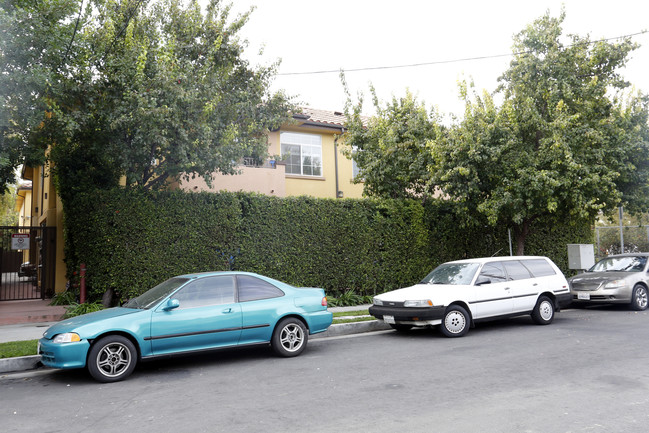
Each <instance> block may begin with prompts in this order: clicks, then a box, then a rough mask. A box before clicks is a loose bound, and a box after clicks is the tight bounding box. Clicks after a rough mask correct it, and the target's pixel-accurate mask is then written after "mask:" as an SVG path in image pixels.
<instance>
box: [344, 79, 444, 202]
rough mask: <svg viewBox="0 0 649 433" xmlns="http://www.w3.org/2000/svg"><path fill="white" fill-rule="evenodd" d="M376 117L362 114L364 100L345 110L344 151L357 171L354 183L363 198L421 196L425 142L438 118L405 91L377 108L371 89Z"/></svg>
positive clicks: (426, 158) (428, 162) (428, 157)
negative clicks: (351, 159) (355, 165)
mask: <svg viewBox="0 0 649 433" xmlns="http://www.w3.org/2000/svg"><path fill="white" fill-rule="evenodd" d="M371 93H372V100H373V103H374V108H375V110H376V115H375V116H374V117H372V118H371V119H366V118H365V117H363V116H362V115H361V109H362V106H363V100H362V98H360V100H359V101H358V103H356V104H352V103H351V102H350V101H351V100H350V98H349V97H348V102H347V106H346V117H347V123H346V125H345V128H346V129H347V132H346V133H345V135H344V144H345V146H346V148H345V153H346V155H347V156H348V157H351V158H353V159H354V161H355V163H356V164H357V166H358V167H359V171H360V173H359V175H358V176H357V177H356V179H355V180H354V181H355V182H357V183H359V182H363V183H364V190H363V194H365V195H369V196H375V197H385V198H408V197H410V198H413V197H414V198H424V197H427V196H429V195H430V194H431V191H430V190H429V189H428V181H429V173H428V167H429V166H430V165H431V163H432V158H431V154H430V152H429V151H428V149H427V148H426V142H427V141H428V140H432V139H434V138H435V137H436V136H437V134H438V133H439V129H440V127H439V118H438V116H437V114H436V113H435V111H433V110H431V112H430V114H429V113H428V111H427V110H426V108H425V106H424V105H423V104H422V103H419V102H418V101H417V98H416V97H415V96H413V95H412V94H411V93H410V92H407V93H406V96H405V97H403V98H396V97H394V98H393V99H392V102H391V103H388V104H387V105H386V106H385V107H382V106H381V104H380V103H379V100H378V98H377V97H376V93H375V91H374V89H373V88H372V89H371Z"/></svg>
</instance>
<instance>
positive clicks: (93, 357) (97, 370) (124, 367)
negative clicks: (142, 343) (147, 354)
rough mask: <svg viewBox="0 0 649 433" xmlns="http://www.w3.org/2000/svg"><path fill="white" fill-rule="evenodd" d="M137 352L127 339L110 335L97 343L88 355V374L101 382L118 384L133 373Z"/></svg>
mask: <svg viewBox="0 0 649 433" xmlns="http://www.w3.org/2000/svg"><path fill="white" fill-rule="evenodd" d="M136 363H137V350H136V349H135V346H134V345H133V343H132V342H131V340H129V339H128V338H126V337H122V336H121V335H109V336H107V337H104V338H101V339H99V340H97V341H96V342H95V344H93V345H92V347H91V348H90V352H89V353H88V372H89V373H90V375H91V376H92V377H93V378H95V380H97V381H99V382H104V383H106V382H117V381H120V380H123V379H126V378H127V377H128V376H130V375H131V373H133V370H134V369H135V364H136Z"/></svg>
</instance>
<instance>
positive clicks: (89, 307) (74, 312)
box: [63, 302, 104, 319]
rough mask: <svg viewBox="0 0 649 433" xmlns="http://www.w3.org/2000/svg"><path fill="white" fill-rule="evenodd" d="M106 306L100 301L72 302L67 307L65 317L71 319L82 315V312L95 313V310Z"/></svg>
mask: <svg viewBox="0 0 649 433" xmlns="http://www.w3.org/2000/svg"><path fill="white" fill-rule="evenodd" d="M103 309H104V306H103V305H102V304H101V303H100V302H86V303H83V304H78V303H76V302H73V303H71V304H70V305H69V306H67V307H66V308H65V314H64V315H63V319H69V318H70V317H75V316H81V315H82V314H88V313H94V312H95V311H100V310H103Z"/></svg>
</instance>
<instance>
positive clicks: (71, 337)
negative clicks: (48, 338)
mask: <svg viewBox="0 0 649 433" xmlns="http://www.w3.org/2000/svg"><path fill="white" fill-rule="evenodd" d="M75 341H81V337H79V334H76V333H74V332H66V333H65V334H58V335H57V336H56V337H54V339H53V340H52V343H73V342H75Z"/></svg>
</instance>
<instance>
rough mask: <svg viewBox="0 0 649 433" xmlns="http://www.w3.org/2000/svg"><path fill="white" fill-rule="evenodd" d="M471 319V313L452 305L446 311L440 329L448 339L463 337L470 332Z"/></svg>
mask: <svg viewBox="0 0 649 433" xmlns="http://www.w3.org/2000/svg"><path fill="white" fill-rule="evenodd" d="M470 322H471V319H470V317H469V313H467V311H466V310H465V309H464V308H462V307H460V306H459V305H451V306H450V307H448V308H447V309H446V312H445V313H444V317H443V318H442V325H441V327H440V329H441V331H442V334H444V335H445V336H446V337H462V336H464V335H466V333H467V332H469V326H470Z"/></svg>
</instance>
